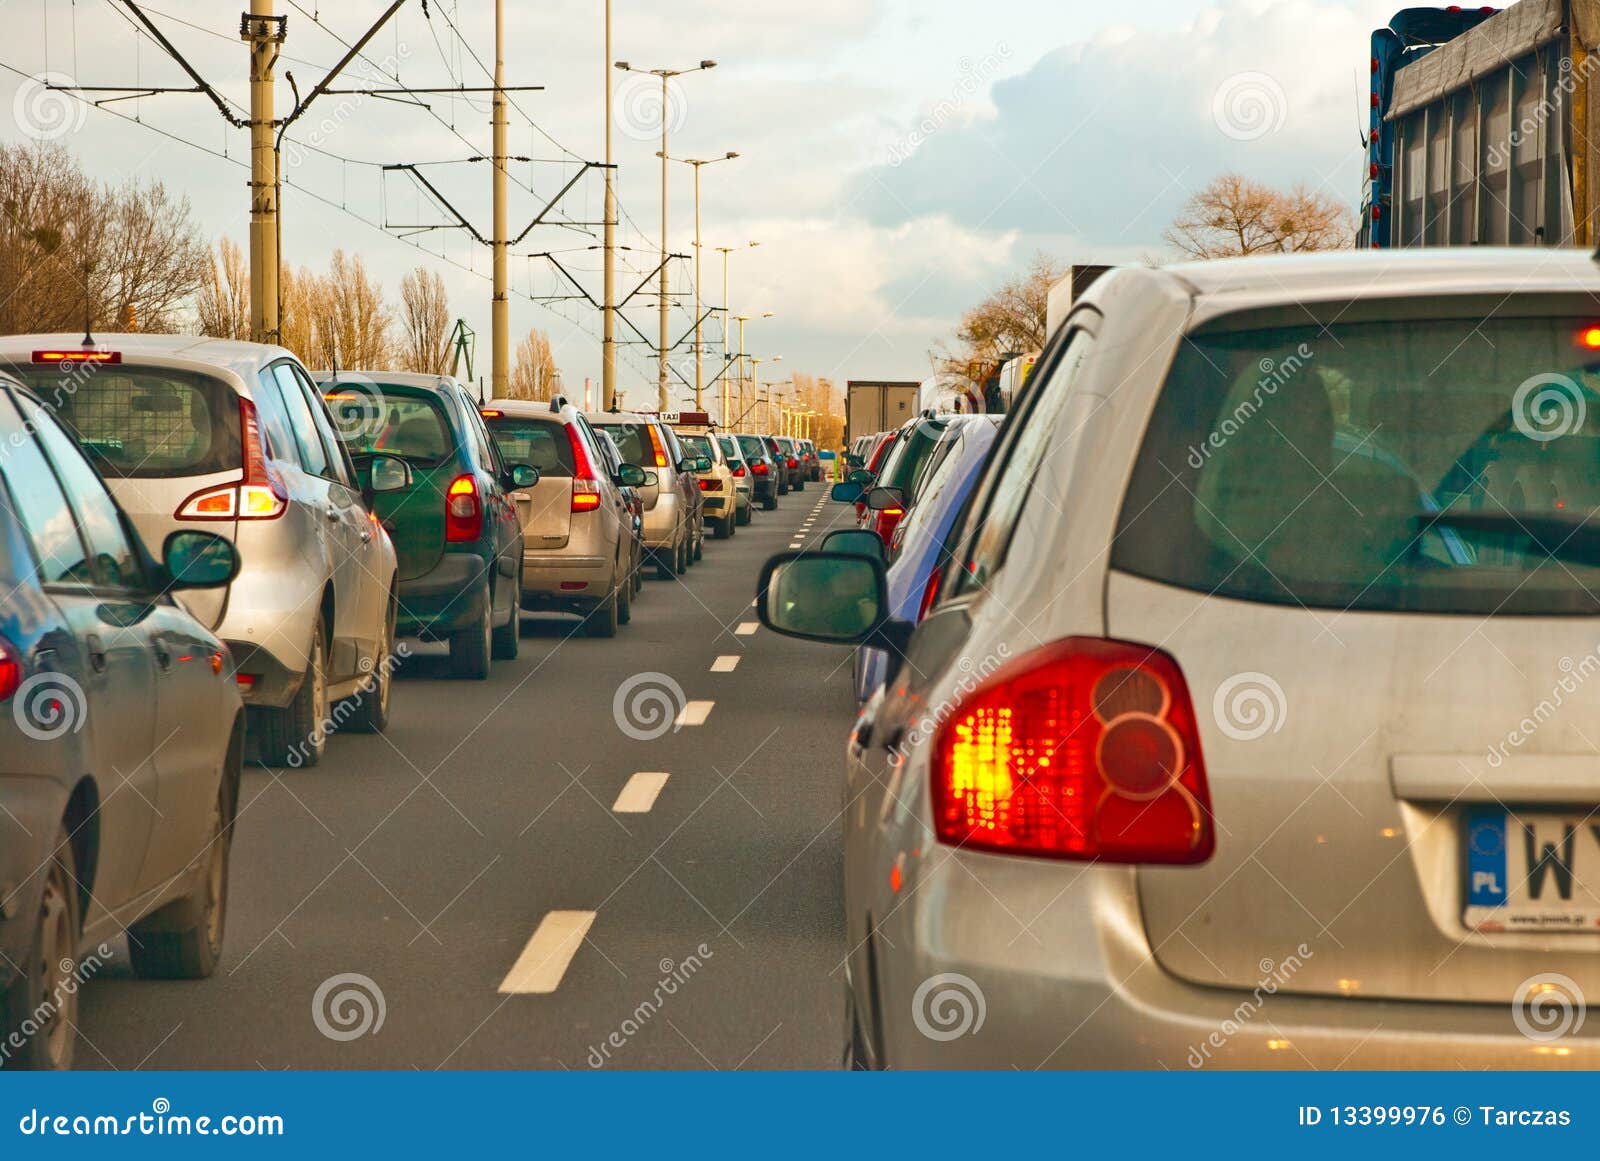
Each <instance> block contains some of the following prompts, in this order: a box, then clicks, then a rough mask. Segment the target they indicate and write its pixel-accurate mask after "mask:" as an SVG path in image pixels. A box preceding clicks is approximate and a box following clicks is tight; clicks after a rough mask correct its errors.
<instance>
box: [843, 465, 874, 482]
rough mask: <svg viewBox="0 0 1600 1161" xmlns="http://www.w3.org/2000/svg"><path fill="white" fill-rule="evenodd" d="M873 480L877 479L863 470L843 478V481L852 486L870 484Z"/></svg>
mask: <svg viewBox="0 0 1600 1161" xmlns="http://www.w3.org/2000/svg"><path fill="white" fill-rule="evenodd" d="M875 479H877V477H876V476H874V475H873V474H872V473H871V472H869V471H867V470H866V469H864V468H863V469H861V470H860V471H855V472H851V473H850V474H849V475H848V476H846V477H845V480H846V481H847V482H849V483H852V484H870V483H872V481H873V480H875Z"/></svg>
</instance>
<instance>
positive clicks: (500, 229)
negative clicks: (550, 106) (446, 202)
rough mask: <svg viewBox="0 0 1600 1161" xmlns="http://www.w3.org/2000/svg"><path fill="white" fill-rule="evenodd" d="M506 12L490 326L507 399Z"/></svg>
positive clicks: (500, 1)
mask: <svg viewBox="0 0 1600 1161" xmlns="http://www.w3.org/2000/svg"><path fill="white" fill-rule="evenodd" d="M505 69H506V11H505V0H495V5H494V115H493V118H492V120H493V122H494V141H493V146H494V247H493V253H494V301H493V302H492V303H491V304H490V311H489V326H490V330H491V331H492V332H493V339H492V342H493V346H494V363H493V367H492V370H491V376H492V378H491V381H492V382H493V384H494V397H495V398H496V399H504V398H505V397H506V396H507V395H509V394H510V393H511V392H510V388H511V367H510V362H511V284H510V280H509V279H508V277H507V275H506V251H507V249H508V246H507V244H506V91H505V88H504V85H505Z"/></svg>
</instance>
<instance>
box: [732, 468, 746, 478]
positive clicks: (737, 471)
mask: <svg viewBox="0 0 1600 1161" xmlns="http://www.w3.org/2000/svg"><path fill="white" fill-rule="evenodd" d="M733 475H734V478H735V479H740V480H742V479H744V465H743V464H734V465H733Z"/></svg>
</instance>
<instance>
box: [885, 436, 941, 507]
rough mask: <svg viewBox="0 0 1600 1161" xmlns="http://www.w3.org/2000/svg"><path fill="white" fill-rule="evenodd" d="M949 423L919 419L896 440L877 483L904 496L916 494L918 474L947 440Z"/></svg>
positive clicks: (886, 457)
mask: <svg viewBox="0 0 1600 1161" xmlns="http://www.w3.org/2000/svg"><path fill="white" fill-rule="evenodd" d="M948 431H949V424H948V423H945V422H944V421H941V420H935V419H924V420H919V421H918V422H917V424H916V425H915V426H914V427H912V429H911V430H910V431H909V432H907V433H905V434H903V435H902V436H901V437H900V438H899V439H897V440H895V443H894V447H893V448H892V449H890V451H889V454H888V455H887V456H885V457H884V460H883V467H882V468H881V469H879V472H878V483H879V485H881V486H882V487H885V488H899V489H900V490H901V491H902V492H903V493H904V494H905V495H906V496H907V497H910V496H912V495H913V494H914V493H915V489H916V485H917V482H918V476H919V473H920V472H921V471H922V466H923V465H924V464H926V463H927V462H928V457H929V456H931V455H932V454H933V451H934V449H935V448H937V447H938V446H939V445H940V444H941V443H942V442H943V441H945V440H946V439H948V438H949V436H948V435H947V432H948Z"/></svg>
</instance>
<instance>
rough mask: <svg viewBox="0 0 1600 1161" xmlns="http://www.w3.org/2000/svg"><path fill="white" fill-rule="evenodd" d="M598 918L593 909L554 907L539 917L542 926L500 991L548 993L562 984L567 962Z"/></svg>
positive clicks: (508, 993) (502, 992)
mask: <svg viewBox="0 0 1600 1161" xmlns="http://www.w3.org/2000/svg"><path fill="white" fill-rule="evenodd" d="M593 922H594V912H593V911H551V912H550V913H549V914H547V915H546V916H545V917H544V918H543V919H541V920H540V921H539V928H538V930H537V931H535V932H534V933H533V936H532V937H531V938H530V939H529V940H528V946H526V947H524V948H523V949H522V954H521V955H519V956H518V957H517V962H516V963H514V964H512V965H511V970H510V971H509V972H507V973H506V978H505V979H503V980H501V981H500V992H501V994H502V995H508V996H522V995H527V996H546V995H549V994H550V993H551V992H553V991H555V990H556V989H557V988H558V987H560V986H561V977H562V976H564V975H566V974H567V965H568V964H570V963H571V962H572V957H573V956H574V955H576V954H577V952H578V947H579V945H580V944H582V943H583V937H584V936H585V935H587V934H589V925H590V924H591V923H593Z"/></svg>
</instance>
